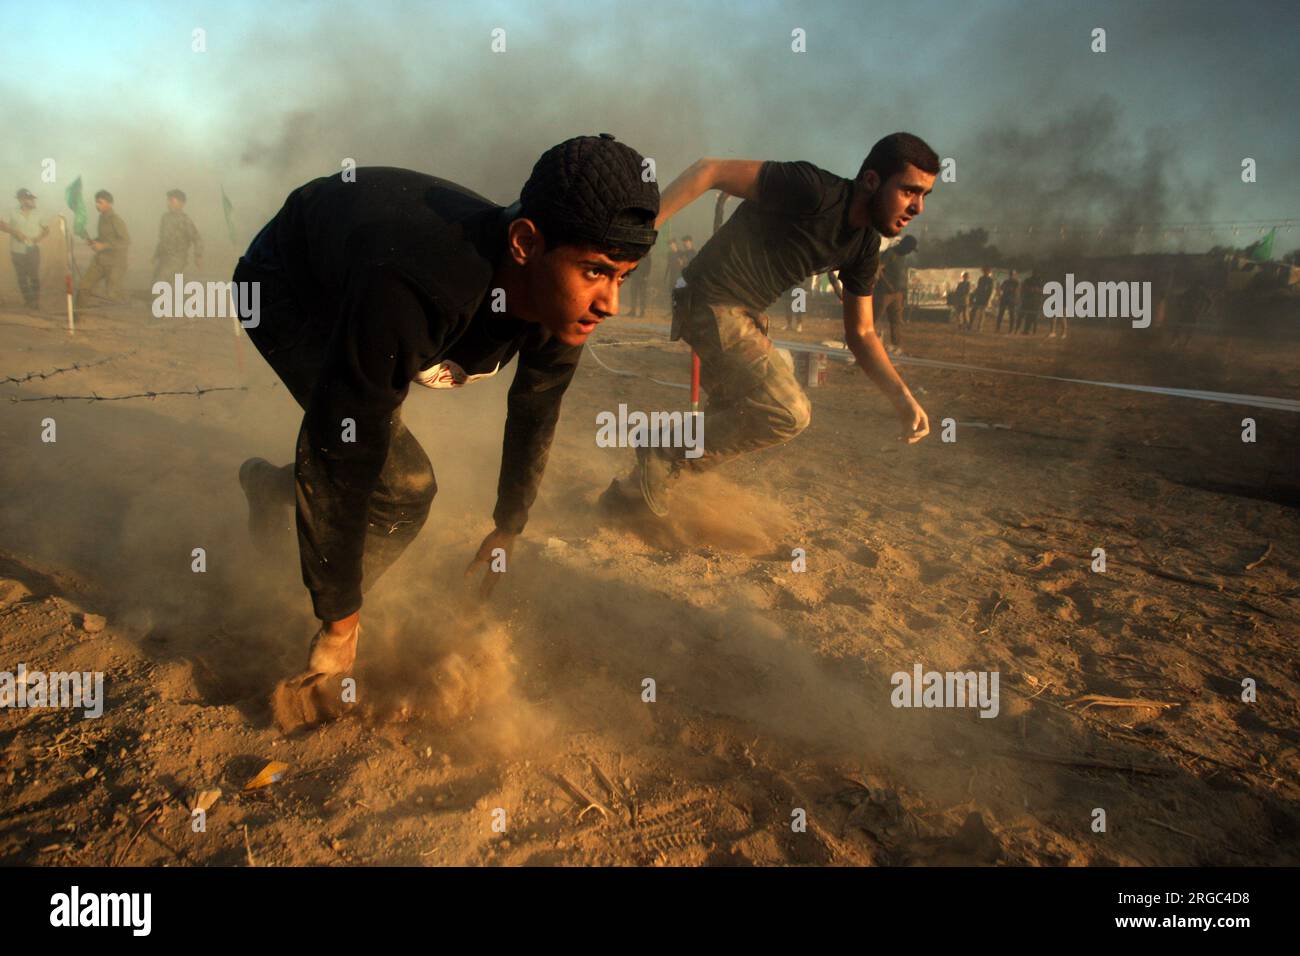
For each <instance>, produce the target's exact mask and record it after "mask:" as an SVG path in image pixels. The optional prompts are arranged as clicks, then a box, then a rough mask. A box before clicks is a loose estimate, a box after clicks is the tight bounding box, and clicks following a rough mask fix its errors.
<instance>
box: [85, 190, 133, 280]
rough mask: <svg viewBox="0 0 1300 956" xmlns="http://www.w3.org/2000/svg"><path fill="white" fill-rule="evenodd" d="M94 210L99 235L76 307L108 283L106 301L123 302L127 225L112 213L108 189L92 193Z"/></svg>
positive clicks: (127, 244) (128, 234)
mask: <svg viewBox="0 0 1300 956" xmlns="http://www.w3.org/2000/svg"><path fill="white" fill-rule="evenodd" d="M95 208H96V209H98V210H99V234H98V235H97V236H96V237H95V238H94V239H92V240H91V241H90V247H91V248H92V249H94V250H95V261H94V262H92V263H91V264H90V268H89V269H87V270H86V274H85V275H84V276H82V277H81V288H80V289H78V290H77V305H78V306H81V305H84V304H85V300H86V296H87V295H96V294H97V293H96V292H95V287H96V286H98V285H99V283H100V282H101V281H106V282H107V284H108V293H107V298H108V299H109V300H110V301H113V302H120V301H122V276H123V275H124V274H125V273H126V253H127V249H128V248H129V247H130V245H131V234H130V233H128V232H127V231H126V223H125V222H123V221H122V217H121V216H119V215H118V214H117V213H116V212H114V211H113V194H112V193H110V192H109V191H108V190H107V189H101V190H100V191H99V192H97V193H95Z"/></svg>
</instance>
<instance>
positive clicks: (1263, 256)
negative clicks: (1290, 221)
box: [1246, 226, 1277, 262]
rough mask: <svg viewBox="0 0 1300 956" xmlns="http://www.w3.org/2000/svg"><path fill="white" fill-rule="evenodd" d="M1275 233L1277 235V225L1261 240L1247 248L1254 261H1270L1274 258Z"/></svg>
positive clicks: (1247, 252)
mask: <svg viewBox="0 0 1300 956" xmlns="http://www.w3.org/2000/svg"><path fill="white" fill-rule="evenodd" d="M1275 235H1277V226H1274V227H1273V228H1272V229H1270V230H1269V233H1268V235H1267V236H1265V237H1264V238H1263V239H1261V240H1259V242H1252V243H1251V244H1250V247H1249V248H1248V249H1247V250H1246V254H1247V255H1249V256H1250V258H1251V259H1252V260H1253V261H1254V262H1268V261H1270V260H1271V259H1272V258H1273V237H1274V236H1275Z"/></svg>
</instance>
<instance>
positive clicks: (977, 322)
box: [971, 266, 993, 332]
mask: <svg viewBox="0 0 1300 956" xmlns="http://www.w3.org/2000/svg"><path fill="white" fill-rule="evenodd" d="M983 273H984V274H983V275H981V276H980V278H979V282H977V283H976V284H975V295H974V297H973V298H972V299H971V325H973V326H974V328H975V331H976V332H981V331H983V329H984V313H985V312H986V311H988V307H989V300H990V299H992V298H993V270H992V269H991V268H989V267H988V266H985V267H984V269H983Z"/></svg>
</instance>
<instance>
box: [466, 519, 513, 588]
mask: <svg viewBox="0 0 1300 956" xmlns="http://www.w3.org/2000/svg"><path fill="white" fill-rule="evenodd" d="M517 537H519V536H518V535H515V534H511V533H510V532H508V531H502V530H501V529H500V528H497V529H496V530H494V531H492V532H491V533H490V534H489V535H488V536H487V537H486V538H484V539H483V543H482V544H480V545H479V546H478V554H476V555H474V557H473V558H472V559H471V560H470V562H469V564H467V565H466V566H465V575H466V577H468V576H469V575H471V574H473V573H474V572H475V571H476V570H478V568H479V567H480V566H484V565H485V566H486V567H487V572H486V573H485V574H484V575H483V581H482V583H480V584H479V587H478V596H479V598H480V599H481V600H487V599H488V598H489V597H491V595H492V589H493V588H495V587H496V586H497V579H498V578H500V577H501V575H502V574H504V573H505V571H497V570H493V568H492V563H493V559H494V558H495V557H497V556H496V555H494V554H493V553H492V552H494V551H495V550H496V549H497V548H500V549H501V550H502V551H503V552H505V555H504V557H505V563H504V565H503V567H504V568H505V569H509V567H510V552H511V550H512V549H513V548H514V546H515V538H517Z"/></svg>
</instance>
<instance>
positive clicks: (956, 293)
mask: <svg viewBox="0 0 1300 956" xmlns="http://www.w3.org/2000/svg"><path fill="white" fill-rule="evenodd" d="M969 303H970V273H969V272H963V273H962V274H961V281H960V282H958V283H957V288H955V289H953V290H952V317H953V322H954V323H955V330H956V331H958V332H960V331H962V329H966V328H969V327H970V312H969V311H968V310H969Z"/></svg>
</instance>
